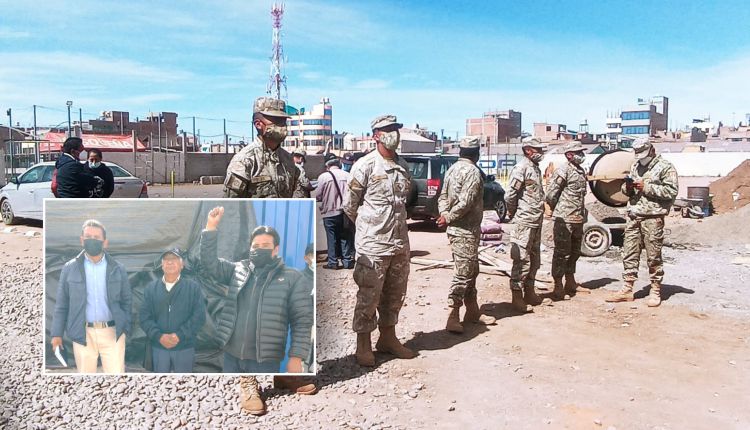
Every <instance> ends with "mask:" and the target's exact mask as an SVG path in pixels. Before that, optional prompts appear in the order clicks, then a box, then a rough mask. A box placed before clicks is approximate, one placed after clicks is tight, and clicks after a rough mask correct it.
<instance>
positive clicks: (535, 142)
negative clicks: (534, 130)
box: [521, 137, 547, 151]
mask: <svg viewBox="0 0 750 430" xmlns="http://www.w3.org/2000/svg"><path fill="white" fill-rule="evenodd" d="M526 147H531V148H536V149H541V150H542V151H544V150H546V149H547V146H546V145H545V144H543V143H542V141H541V140H539V139H537V138H536V137H526V138H524V139H523V140H522V141H521V148H526Z"/></svg>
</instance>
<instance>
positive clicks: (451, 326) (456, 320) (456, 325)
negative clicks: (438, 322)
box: [445, 307, 464, 333]
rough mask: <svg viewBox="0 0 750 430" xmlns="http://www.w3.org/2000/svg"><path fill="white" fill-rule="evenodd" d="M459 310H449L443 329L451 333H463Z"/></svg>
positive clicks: (457, 308) (456, 308)
mask: <svg viewBox="0 0 750 430" xmlns="http://www.w3.org/2000/svg"><path fill="white" fill-rule="evenodd" d="M460 310H461V308H459V307H455V308H451V313H450V315H448V322H447V323H445V329H446V330H448V331H449V332H451V333H463V332H464V326H463V325H461V318H460V317H459V315H458V312H459V311H460Z"/></svg>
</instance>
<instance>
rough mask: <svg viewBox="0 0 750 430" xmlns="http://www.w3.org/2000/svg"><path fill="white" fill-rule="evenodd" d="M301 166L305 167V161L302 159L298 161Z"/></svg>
mask: <svg viewBox="0 0 750 430" xmlns="http://www.w3.org/2000/svg"><path fill="white" fill-rule="evenodd" d="M296 164H297V165H298V166H299V167H305V162H304V161H300V162H299V163H296Z"/></svg>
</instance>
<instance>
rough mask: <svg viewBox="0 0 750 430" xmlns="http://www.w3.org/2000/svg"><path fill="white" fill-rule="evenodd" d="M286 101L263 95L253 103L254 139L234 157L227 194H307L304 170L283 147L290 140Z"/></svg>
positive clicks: (229, 195) (229, 170) (273, 196)
mask: <svg viewBox="0 0 750 430" xmlns="http://www.w3.org/2000/svg"><path fill="white" fill-rule="evenodd" d="M287 118H289V115H287V113H286V103H285V102H284V101H283V100H277V99H273V98H270V97H259V98H257V99H256V100H255V103H254V105H253V126H254V127H255V129H256V130H257V132H258V134H257V136H256V137H255V140H253V142H252V143H251V144H250V145H248V146H246V147H244V148H242V150H241V151H240V152H238V153H237V154H235V155H234V157H232V161H230V162H229V166H228V167H227V177H226V179H225V180H224V197H260V198H264V197H272V198H278V197H281V198H290V197H303V196H304V195H303V191H302V189H301V186H300V183H299V177H300V171H299V169H298V168H297V166H296V165H295V164H294V161H293V160H292V156H291V155H289V153H288V152H287V151H286V150H285V149H284V148H282V147H281V144H282V143H283V142H284V139H286V135H287V126H286V120H287Z"/></svg>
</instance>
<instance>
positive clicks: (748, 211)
mask: <svg viewBox="0 0 750 430" xmlns="http://www.w3.org/2000/svg"><path fill="white" fill-rule="evenodd" d="M748 221H750V205H747V204H746V205H745V206H743V207H742V208H740V209H737V210H736V211H732V212H728V213H724V214H719V215H714V216H710V217H708V218H704V219H703V220H700V221H699V220H695V221H694V222H686V223H682V224H680V225H678V226H675V227H672V228H670V230H671V233H670V234H669V236H668V237H667V239H666V240H665V242H667V243H677V244H701V245H710V246H721V245H739V244H750V226H749V224H750V223H748Z"/></svg>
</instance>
